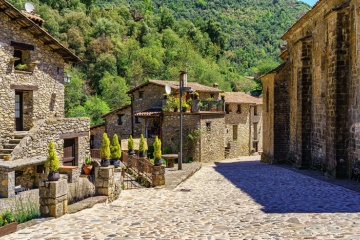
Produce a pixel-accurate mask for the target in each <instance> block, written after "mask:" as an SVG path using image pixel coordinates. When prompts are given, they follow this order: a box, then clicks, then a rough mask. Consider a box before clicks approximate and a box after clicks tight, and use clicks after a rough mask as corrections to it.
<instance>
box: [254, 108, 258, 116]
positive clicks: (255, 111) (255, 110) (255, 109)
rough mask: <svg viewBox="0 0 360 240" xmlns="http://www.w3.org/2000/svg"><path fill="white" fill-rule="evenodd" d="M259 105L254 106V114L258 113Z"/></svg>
mask: <svg viewBox="0 0 360 240" xmlns="http://www.w3.org/2000/svg"><path fill="white" fill-rule="evenodd" d="M257 110H258V109H257V106H254V116H256V115H258V111H257Z"/></svg>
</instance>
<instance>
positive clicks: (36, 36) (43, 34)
mask: <svg viewBox="0 0 360 240" xmlns="http://www.w3.org/2000/svg"><path fill="white" fill-rule="evenodd" d="M45 36H46V34H45V33H40V34H37V35H34V38H36V39H39V38H43V37H45Z"/></svg>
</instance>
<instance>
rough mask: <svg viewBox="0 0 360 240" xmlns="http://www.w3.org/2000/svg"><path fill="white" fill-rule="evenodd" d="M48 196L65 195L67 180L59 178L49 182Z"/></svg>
mask: <svg viewBox="0 0 360 240" xmlns="http://www.w3.org/2000/svg"><path fill="white" fill-rule="evenodd" d="M49 189H50V192H49V196H48V197H49V198H58V197H61V196H64V195H67V191H68V189H67V181H66V180H65V179H60V180H59V181H55V182H49Z"/></svg>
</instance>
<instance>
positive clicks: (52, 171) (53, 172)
mask: <svg viewBox="0 0 360 240" xmlns="http://www.w3.org/2000/svg"><path fill="white" fill-rule="evenodd" d="M48 154H49V155H48V157H47V159H46V162H45V169H46V172H48V173H49V174H48V180H49V181H57V180H59V179H60V173H59V171H58V170H59V167H60V162H59V158H58V157H57V154H56V151H55V145H54V143H53V141H50V142H49V147H48Z"/></svg>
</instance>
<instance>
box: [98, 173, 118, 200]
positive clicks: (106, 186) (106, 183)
mask: <svg viewBox="0 0 360 240" xmlns="http://www.w3.org/2000/svg"><path fill="white" fill-rule="evenodd" d="M114 185H115V184H114V166H108V167H96V168H95V193H96V194H97V195H105V196H109V197H112V195H113V191H114Z"/></svg>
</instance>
